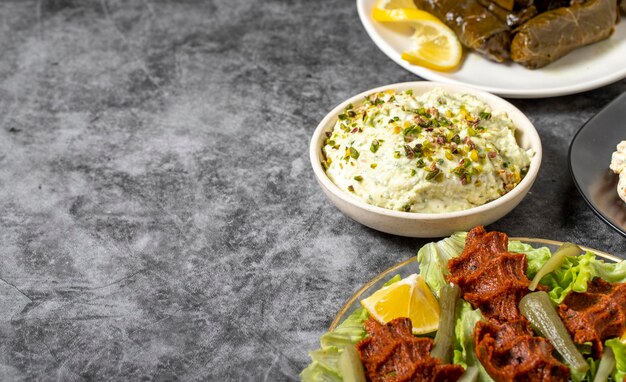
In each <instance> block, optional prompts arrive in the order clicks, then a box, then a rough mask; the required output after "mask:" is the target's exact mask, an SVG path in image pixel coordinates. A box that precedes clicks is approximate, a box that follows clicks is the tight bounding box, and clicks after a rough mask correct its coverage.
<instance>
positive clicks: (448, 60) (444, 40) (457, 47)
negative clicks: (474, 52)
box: [402, 20, 463, 71]
mask: <svg viewBox="0 0 626 382" xmlns="http://www.w3.org/2000/svg"><path fill="white" fill-rule="evenodd" d="M414 26H415V33H414V34H413V36H411V39H412V42H413V44H412V45H413V46H412V48H411V49H410V50H409V51H407V52H403V53H402V59H403V60H406V61H408V62H410V63H411V64H414V65H419V66H423V67H426V68H429V69H434V70H440V71H449V70H453V69H455V68H456V67H457V66H459V64H460V63H461V57H462V56H463V48H462V47H461V43H459V40H458V38H457V37H456V35H455V34H454V32H453V31H452V29H450V28H448V27H447V26H446V25H445V24H443V23H442V22H441V21H439V20H437V21H431V20H423V21H420V22H416V23H414Z"/></svg>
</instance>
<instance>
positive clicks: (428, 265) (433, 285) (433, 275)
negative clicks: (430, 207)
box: [417, 232, 467, 296]
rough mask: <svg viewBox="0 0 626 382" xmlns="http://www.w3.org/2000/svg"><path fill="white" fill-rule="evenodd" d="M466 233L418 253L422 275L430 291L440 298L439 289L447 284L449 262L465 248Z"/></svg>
mask: <svg viewBox="0 0 626 382" xmlns="http://www.w3.org/2000/svg"><path fill="white" fill-rule="evenodd" d="M466 235H467V233H466V232H457V233H454V234H453V235H452V236H450V237H448V238H445V239H443V240H440V241H438V242H436V243H428V244H426V245H425V246H423V247H422V248H420V250H419V251H418V252H417V262H418V263H419V265H420V275H421V276H422V277H423V278H424V281H425V282H426V284H427V285H428V286H429V287H430V290H432V291H433V293H434V294H435V295H437V296H439V289H441V287H442V286H443V285H444V284H446V283H447V282H446V276H447V275H448V274H449V273H450V272H449V271H448V260H450V259H451V258H453V257H457V256H459V255H460V254H461V252H462V251H463V248H464V247H465V236H466Z"/></svg>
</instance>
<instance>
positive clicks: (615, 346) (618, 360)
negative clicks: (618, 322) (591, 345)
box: [604, 338, 626, 381]
mask: <svg viewBox="0 0 626 382" xmlns="http://www.w3.org/2000/svg"><path fill="white" fill-rule="evenodd" d="M604 344H605V345H606V346H608V347H610V348H611V349H612V350H613V353H614V354H615V371H614V373H613V380H614V381H623V380H624V378H626V344H625V343H623V342H621V341H620V340H619V339H617V338H613V339H610V340H608V341H606V342H605V343H604Z"/></svg>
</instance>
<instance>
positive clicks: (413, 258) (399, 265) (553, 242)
mask: <svg viewBox="0 0 626 382" xmlns="http://www.w3.org/2000/svg"><path fill="white" fill-rule="evenodd" d="M509 240H515V241H521V242H523V243H535V244H544V245H545V244H548V245H554V246H560V245H562V244H564V243H565V242H563V241H558V240H550V239H541V238H533V237H519V236H516V237H509ZM580 248H581V249H582V250H584V251H588V252H593V253H594V254H596V255H598V256H600V257H602V258H605V259H608V260H611V261H614V262H620V261H623V260H624V259H622V258H619V257H617V256H615V255H611V254H609V253H607V252H604V251H600V250H598V249H595V248H591V247H587V246H583V245H581V246H580ZM412 262H417V259H416V256H411V257H410V258H408V259H406V260H403V261H401V262H399V263H396V264H394V265H392V266H391V267H389V268H387V269H385V270H384V271H382V272H381V273H379V274H377V275H376V276H374V277H373V278H372V279H370V280H369V281H368V282H366V283H365V284H363V285H362V286H361V287H360V288H359V289H357V291H356V292H354V293H353V294H352V296H350V298H348V300H346V302H344V304H343V305H342V306H341V308H340V309H339V311H337V313H336V314H335V317H334V318H333V321H332V322H331V323H330V326H329V327H328V332H332V331H334V330H335V329H336V328H337V326H338V325H339V324H340V321H341V319H342V318H343V317H344V316H345V314H346V312H347V311H348V310H349V309H350V307H351V306H352V305H353V304H354V302H355V301H356V300H357V299H358V298H359V297H360V296H361V295H362V294H363V292H364V291H365V290H367V289H368V288H370V287H371V286H372V285H374V284H376V283H377V282H379V281H380V280H382V279H383V278H385V277H386V276H388V275H389V274H390V273H393V272H394V271H396V270H398V269H399V268H402V267H404V266H406V265H408V264H410V263H412Z"/></svg>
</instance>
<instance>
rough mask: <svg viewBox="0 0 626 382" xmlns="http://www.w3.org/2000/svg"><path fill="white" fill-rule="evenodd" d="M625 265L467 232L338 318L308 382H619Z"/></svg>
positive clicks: (624, 369) (387, 278)
mask: <svg viewBox="0 0 626 382" xmlns="http://www.w3.org/2000/svg"><path fill="white" fill-rule="evenodd" d="M625 332H626V261H620V259H619V258H617V257H614V256H611V255H608V254H605V253H602V252H600V251H596V250H591V249H589V248H585V247H578V246H577V245H574V244H569V243H566V244H563V243H559V242H555V241H547V240H540V239H524V238H521V239H516V238H511V239H509V238H508V237H507V235H506V234H504V233H501V232H487V231H486V230H485V229H484V228H483V227H475V228H474V229H472V230H471V231H470V232H468V233H456V234H454V235H452V236H451V237H449V238H446V239H443V240H441V241H438V242H434V243H429V244H427V245H425V246H424V247H422V248H421V249H420V250H419V252H418V255H417V258H416V259H415V258H413V259H409V260H406V261H404V262H402V263H399V264H397V265H395V266H393V267H391V268H389V269H388V270H386V271H384V272H382V273H381V274H380V275H378V276H377V277H376V278H374V279H373V280H371V281H370V282H368V283H366V284H365V285H364V286H363V287H362V288H360V289H359V290H358V291H357V292H356V294H355V295H354V296H353V297H352V298H351V299H350V300H348V302H347V303H346V304H345V305H344V307H343V308H342V309H341V310H340V311H339V313H338V314H337V316H336V318H335V319H334V321H333V323H332V324H331V327H330V329H329V331H328V332H327V333H326V334H324V335H323V336H322V337H321V339H320V349H318V350H314V351H311V352H310V356H311V364H310V365H309V366H308V367H307V368H306V369H304V370H303V371H302V373H301V379H302V380H303V381H305V382H309V381H409V380H411V381H412V380H423V381H457V380H459V381H506V380H533V381H535V380H546V381H547V380H552V381H568V380H572V381H607V380H609V381H622V380H624V378H625V376H626V333H625Z"/></svg>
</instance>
